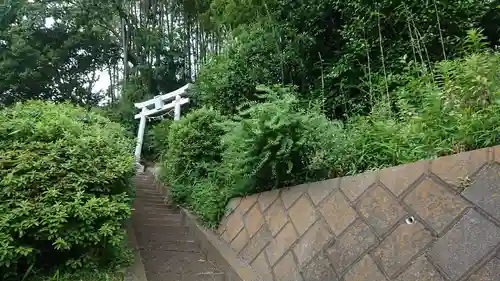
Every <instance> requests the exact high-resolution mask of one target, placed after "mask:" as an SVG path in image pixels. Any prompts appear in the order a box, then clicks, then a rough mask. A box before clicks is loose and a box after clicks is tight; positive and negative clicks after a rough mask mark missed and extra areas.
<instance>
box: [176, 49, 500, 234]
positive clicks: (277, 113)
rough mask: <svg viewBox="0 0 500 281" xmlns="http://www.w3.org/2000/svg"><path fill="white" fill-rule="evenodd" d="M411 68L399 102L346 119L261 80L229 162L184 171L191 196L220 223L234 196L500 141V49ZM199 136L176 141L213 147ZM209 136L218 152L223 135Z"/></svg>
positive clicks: (236, 127)
mask: <svg viewBox="0 0 500 281" xmlns="http://www.w3.org/2000/svg"><path fill="white" fill-rule="evenodd" d="M407 71H408V72H406V73H405V72H403V73H401V74H400V76H401V77H400V78H402V79H401V80H405V84H404V85H403V86H400V87H398V88H395V89H394V91H392V92H391V93H390V95H392V96H394V97H395V101H392V102H388V100H387V99H380V100H378V101H377V102H375V103H374V107H373V108H372V111H371V113H370V114H368V115H366V116H351V117H350V118H348V120H347V121H345V122H337V121H331V120H327V119H326V118H325V117H324V115H322V114H321V113H319V112H320V111H319V109H318V106H317V105H315V104H313V105H311V106H310V107H305V106H304V104H303V103H301V102H300V101H299V100H298V99H297V98H296V96H295V94H294V92H293V91H291V90H290V89H289V88H279V87H272V88H262V89H263V90H264V91H265V92H267V93H266V94H265V95H262V96H261V98H262V101H260V102H254V103H247V104H246V105H245V106H244V107H243V108H242V111H241V112H240V114H239V116H238V117H236V118H235V119H234V120H232V121H230V122H226V126H225V130H226V132H225V134H224V135H223V136H222V145H223V146H222V148H223V152H222V153H221V155H222V159H221V162H220V165H212V164H214V163H218V162H219V160H217V161H212V159H213V158H210V162H209V163H211V165H210V168H211V169H205V168H204V169H203V173H201V174H200V173H193V174H191V173H189V172H186V173H184V174H183V175H182V176H183V177H184V179H183V180H184V181H185V182H189V183H192V185H189V186H190V187H192V190H191V189H190V193H185V194H183V196H185V198H184V199H183V200H184V201H185V202H189V203H188V207H189V208H191V209H192V210H193V211H194V212H195V213H196V214H197V215H198V216H199V217H200V218H201V219H202V220H203V221H204V222H205V223H207V224H208V225H209V226H214V225H216V224H217V222H218V220H219V219H220V217H221V215H222V213H223V211H224V205H225V204H226V203H227V200H228V199H229V198H231V197H234V196H241V195H247V194H252V193H256V192H261V191H265V190H269V189H272V188H279V187H283V186H290V185H295V184H299V183H303V182H309V181H315V180H319V179H322V178H327V177H336V176H344V175H351V174H356V173H360V172H363V171H366V170H371V169H376V168H382V167H388V166H395V165H399V164H404V163H410V162H414V161H418V160H421V159H430V158H434V157H439V156H442V155H448V154H453V153H457V152H461V151H467V150H472V149H477V148H482V147H488V146H492V145H497V144H500V129H499V126H498V124H500V102H499V95H500V55H499V54H498V53H491V52H479V53H476V54H472V55H469V56H467V57H466V58H464V59H458V60H453V61H443V62H440V63H437V64H436V66H435V68H434V69H433V70H432V71H415V68H414V67H409V68H408V70H407ZM416 73H419V74H418V75H415V74H416ZM405 75H406V76H407V77H405ZM185 122H186V123H189V122H188V121H185ZM179 126H180V123H179ZM217 128H219V127H217ZM177 130H180V128H177ZM186 130H187V129H186ZM188 131H189V132H190V131H191V129H189V130H188ZM205 132H207V131H203V134H205ZM218 133H220V131H218ZM213 136H215V134H214V135H213ZM190 140H193V142H192V143H191V142H186V141H185V142H182V139H176V138H170V139H169V142H170V144H171V145H172V144H174V143H177V146H179V147H180V146H181V145H182V146H183V147H185V143H189V147H190V148H191V147H201V146H203V147H204V149H203V151H205V149H206V147H207V146H205V145H206V144H207V140H206V138H198V139H197V140H195V139H194V138H190ZM209 142H214V143H216V145H215V146H213V147H214V148H215V149H216V150H217V155H219V154H220V151H221V146H220V144H219V143H218V141H217V138H214V139H212V138H211V139H210V141H209ZM185 149H187V148H185ZM184 157H186V158H183V161H184V162H186V163H196V162H197V161H199V160H198V159H203V158H201V157H199V156H197V155H196V154H191V153H189V152H188V154H186V155H184ZM173 163H175V162H173ZM201 163H206V161H205V160H203V161H201ZM200 165H202V167H204V166H203V164H200ZM210 170H212V172H209V173H207V171H210ZM207 175H208V176H207ZM182 190H186V189H182Z"/></svg>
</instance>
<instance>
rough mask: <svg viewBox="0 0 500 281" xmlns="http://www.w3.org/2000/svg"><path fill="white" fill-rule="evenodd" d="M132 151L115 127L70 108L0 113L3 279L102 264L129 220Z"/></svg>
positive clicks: (27, 106)
mask: <svg viewBox="0 0 500 281" xmlns="http://www.w3.org/2000/svg"><path fill="white" fill-rule="evenodd" d="M131 152H132V144H131V142H130V139H128V138H127V137H125V135H124V130H123V129H122V128H121V127H120V126H119V125H118V124H116V123H112V122H110V121H109V120H108V119H106V118H104V117H102V116H100V115H98V114H96V113H92V112H87V111H85V110H83V109H80V108H77V107H74V106H72V105H69V104H54V103H50V102H47V103H45V102H39V101H37V102H27V103H24V104H16V105H15V106H13V107H11V108H7V109H4V110H2V111H0V244H1V247H0V275H1V277H2V280H10V279H12V280H20V276H19V275H18V274H22V273H24V272H25V271H26V270H27V268H30V269H32V270H35V271H36V270H42V269H44V270H50V269H54V267H57V268H58V269H61V268H65V267H66V266H69V267H71V268H78V267H81V266H89V265H90V264H94V265H98V264H100V263H107V262H109V261H110V260H112V259H114V258H115V256H114V254H116V253H119V252H122V251H123V245H124V244H123V243H124V235H125V232H124V230H123V229H122V224H123V223H124V221H125V220H126V219H127V218H128V217H129V216H130V213H131V206H130V203H131V195H132V188H131V184H130V179H131V177H132V176H133V173H134V170H133V158H132V156H131V154H132V153H131Z"/></svg>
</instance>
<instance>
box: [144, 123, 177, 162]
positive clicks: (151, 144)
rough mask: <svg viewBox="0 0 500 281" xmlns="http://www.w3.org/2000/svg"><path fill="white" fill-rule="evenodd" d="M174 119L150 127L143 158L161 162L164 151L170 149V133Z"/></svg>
mask: <svg viewBox="0 0 500 281" xmlns="http://www.w3.org/2000/svg"><path fill="white" fill-rule="evenodd" d="M172 122H173V120H172V119H164V120H161V121H160V122H157V123H155V124H152V125H149V124H148V126H150V127H149V128H147V129H146V134H145V136H144V146H143V151H142V154H143V157H144V158H146V159H150V160H159V159H160V158H161V155H162V154H163V152H164V151H167V149H168V131H169V129H170V125H171V124H172Z"/></svg>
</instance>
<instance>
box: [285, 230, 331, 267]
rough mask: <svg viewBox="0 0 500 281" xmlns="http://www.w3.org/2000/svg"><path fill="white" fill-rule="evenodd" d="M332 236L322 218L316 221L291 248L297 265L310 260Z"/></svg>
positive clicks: (302, 264)
mask: <svg viewBox="0 0 500 281" xmlns="http://www.w3.org/2000/svg"><path fill="white" fill-rule="evenodd" d="M332 238H333V235H332V234H331V233H330V231H329V230H328V226H327V225H326V224H325V223H324V222H323V221H322V220H319V221H317V222H316V223H315V224H314V225H313V226H312V227H311V228H310V229H309V230H307V232H306V233H305V234H304V236H302V237H301V238H300V240H299V242H298V243H297V244H296V245H295V247H294V248H293V253H294V254H295V256H296V257H297V261H298V263H299V266H300V267H302V266H304V265H305V264H306V263H307V262H308V261H310V260H311V259H312V258H313V257H314V256H315V255H316V254H317V253H319V252H320V251H321V250H322V248H323V247H324V246H325V245H326V244H327V243H328V242H329V241H330V240H331V239H332Z"/></svg>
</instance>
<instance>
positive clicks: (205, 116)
mask: <svg viewBox="0 0 500 281" xmlns="http://www.w3.org/2000/svg"><path fill="white" fill-rule="evenodd" d="M223 121H224V118H223V117H222V116H221V114H220V113H219V112H217V111H215V110H213V109H209V108H200V109H197V110H195V111H192V112H190V113H189V114H188V115H186V116H185V117H184V118H182V119H181V120H180V121H178V122H174V123H173V124H172V125H171V126H170V129H169V132H168V145H167V149H166V151H165V153H164V154H163V157H162V178H163V179H164V180H165V181H166V182H168V184H169V186H171V193H172V196H173V199H174V200H175V201H177V202H178V203H180V204H184V203H186V202H189V200H190V199H189V198H191V193H192V192H193V191H192V190H193V184H194V183H195V182H196V181H197V180H198V179H203V178H205V177H207V176H208V174H209V172H210V171H211V170H212V169H213V168H214V167H215V166H217V164H218V163H219V162H220V161H221V152H222V146H221V143H220V136H221V135H222V134H223V128H222V124H221V122H223Z"/></svg>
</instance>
